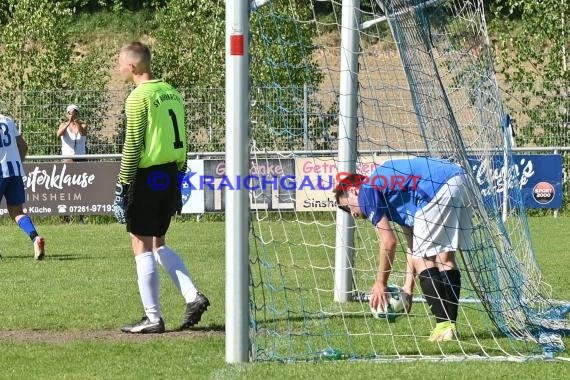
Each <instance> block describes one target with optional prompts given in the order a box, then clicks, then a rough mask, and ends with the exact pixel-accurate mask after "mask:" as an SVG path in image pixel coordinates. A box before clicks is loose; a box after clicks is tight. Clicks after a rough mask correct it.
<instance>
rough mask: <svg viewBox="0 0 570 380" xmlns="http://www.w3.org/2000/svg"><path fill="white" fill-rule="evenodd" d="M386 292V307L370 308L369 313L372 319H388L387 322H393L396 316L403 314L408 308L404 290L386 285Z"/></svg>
mask: <svg viewBox="0 0 570 380" xmlns="http://www.w3.org/2000/svg"><path fill="white" fill-rule="evenodd" d="M386 292H387V293H388V294H389V298H390V301H389V304H388V307H385V308H381V307H380V306H378V307H377V308H376V309H373V308H372V307H370V312H371V313H372V315H373V316H374V318H378V319H384V318H385V319H388V321H389V322H394V321H395V320H396V316H397V315H399V314H402V313H404V312H405V310H406V308H407V307H408V306H409V305H408V302H407V300H406V298H405V295H404V290H403V289H402V288H401V287H399V286H396V285H388V287H387V288H386Z"/></svg>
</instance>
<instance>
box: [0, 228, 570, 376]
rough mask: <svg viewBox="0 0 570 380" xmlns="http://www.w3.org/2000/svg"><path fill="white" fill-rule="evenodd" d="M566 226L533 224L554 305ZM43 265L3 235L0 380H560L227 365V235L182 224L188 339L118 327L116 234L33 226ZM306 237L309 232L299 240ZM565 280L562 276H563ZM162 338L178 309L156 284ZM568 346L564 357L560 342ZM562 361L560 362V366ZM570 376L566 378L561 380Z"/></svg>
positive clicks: (434, 367) (334, 366)
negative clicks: (191, 299)
mask: <svg viewBox="0 0 570 380" xmlns="http://www.w3.org/2000/svg"><path fill="white" fill-rule="evenodd" d="M569 227H570V219H569V218H558V219H554V218H552V217H543V218H532V219H531V228H532V231H533V236H534V239H533V243H534V246H535V249H536V252H537V255H538V261H539V263H540V265H541V267H542V269H543V273H544V274H545V279H546V281H547V282H548V283H550V284H551V285H552V287H553V292H554V294H555V295H556V296H557V298H562V299H570V276H568V274H567V270H566V268H568V267H570V254H569V252H568V248H567V247H568V245H567V231H568V229H569ZM38 228H39V230H40V232H41V233H42V234H43V235H45V236H46V238H47V259H46V260H45V261H43V262H34V261H33V260H32V255H33V252H32V246H31V244H30V242H29V239H28V238H27V237H26V236H25V235H24V234H23V233H22V232H21V231H20V230H19V229H18V228H17V227H16V226H15V225H14V224H9V223H0V253H1V254H2V256H3V260H2V261H0V305H1V309H0V310H1V316H2V318H1V319H0V320H1V321H2V324H1V325H0V352H1V353H2V354H1V355H0V368H1V370H0V378H15V379H20V378H22V379H24V378H26V379H28V378H34V379H68V378H72V379H110V378H112V379H151V378H164V379H167V378H188V379H267V378H269V377H272V378H276V379H281V378H291V379H294V378H315V379H325V378H326V379H329V378H333V377H337V378H341V377H342V378H354V379H364V378H371V377H382V376H386V375H387V376H391V377H396V378H417V377H418V376H421V378H426V379H431V378H433V379H436V378H437V379H441V378H446V377H450V378H469V379H485V378H488V377H489V376H490V374H492V375H493V377H498V378H517V379H530V378H563V377H565V376H567V373H568V370H569V368H570V367H569V364H566V363H562V362H530V363H508V362H490V361H487V362H462V363H429V362H409V363H378V362H366V361H356V362H351V361H337V362H327V363H295V364H281V363H257V364H245V365H228V364H226V363H225V351H224V350H225V348H224V335H223V331H224V323H225V316H224V225H223V223H222V222H201V223H195V222H177V223H174V224H173V225H172V227H171V230H170V233H169V236H168V243H169V245H170V246H172V247H173V248H174V249H175V250H177V251H179V252H180V253H181V254H182V255H183V257H184V259H185V261H186V263H187V264H188V266H189V269H190V272H191V274H192V276H193V278H194V280H195V282H196V283H197V285H198V287H199V288H200V290H201V291H203V292H204V293H205V294H206V295H208V297H209V298H210V300H211V301H212V306H211V308H210V309H209V311H208V312H207V313H206V314H204V317H203V319H202V321H201V322H200V324H199V325H198V327H197V328H196V329H195V330H193V331H188V332H184V333H179V332H176V333H167V334H163V335H159V336H145V337H139V336H130V335H124V334H121V333H120V332H118V327H119V326H120V325H121V324H123V323H125V322H131V321H133V320H135V319H138V318H139V317H140V316H141V315H142V311H141V305H140V299H139V295H138V291H137V287H136V280H135V267H134V262H133V258H132V253H131V250H130V242H129V238H128V235H127V234H126V232H125V231H124V227H122V226H119V225H116V224H98V225H94V224H88V225H75V224H72V225H60V224H57V223H50V224H45V223H38ZM299 233H306V232H304V231H303V232H301V231H300V232H299ZM561 268H563V270H560V269H561ZM161 284H162V285H161V286H162V288H161V303H162V309H163V312H164V318H165V321H166V324H167V329H168V328H174V327H176V326H177V324H178V323H179V321H180V318H181V316H182V312H183V310H184V303H183V300H182V298H181V297H180V295H179V294H178V293H177V291H176V289H175V288H174V287H173V285H172V284H171V282H170V281H169V279H168V278H167V275H166V274H165V273H164V272H161ZM565 343H566V346H567V347H568V346H569V345H570V341H569V339H568V338H565ZM565 356H566V357H568V355H567V354H565ZM565 373H566V375H564V374H565Z"/></svg>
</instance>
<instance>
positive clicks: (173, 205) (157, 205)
mask: <svg viewBox="0 0 570 380" xmlns="http://www.w3.org/2000/svg"><path fill="white" fill-rule="evenodd" d="M180 199H181V194H180V186H179V185H178V167H177V166H176V163H174V162H172V163H168V164H163V165H156V166H151V167H150V168H139V169H138V170H137V176H136V179H135V182H134V183H132V184H131V186H130V188H129V194H127V204H126V207H125V211H126V219H127V231H128V232H130V233H132V234H135V235H140V236H157V237H159V236H163V235H165V234H166V231H168V227H169V226H170V220H171V218H172V216H173V215H174V214H175V212H176V210H177V209H178V207H179V203H180Z"/></svg>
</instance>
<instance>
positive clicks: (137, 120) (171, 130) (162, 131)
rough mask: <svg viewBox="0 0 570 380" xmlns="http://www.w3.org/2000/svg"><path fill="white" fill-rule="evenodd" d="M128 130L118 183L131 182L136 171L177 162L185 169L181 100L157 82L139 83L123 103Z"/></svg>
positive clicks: (172, 90) (157, 80) (166, 85)
mask: <svg viewBox="0 0 570 380" xmlns="http://www.w3.org/2000/svg"><path fill="white" fill-rule="evenodd" d="M125 113H126V116H127V129H126V135H125V144H124V146H123V158H122V160H121V169H120V171H119V182H121V183H131V182H133V180H134V179H135V176H136V172H137V169H138V168H148V167H150V166H154V165H161V164H166V163H169V162H176V164H177V165H178V170H180V171H184V170H185V168H186V152H187V141H186V128H185V127H184V100H183V98H182V95H181V94H180V93H179V92H178V91H177V90H176V89H175V88H174V87H172V86H171V85H169V84H168V83H166V82H163V81H162V80H159V79H153V80H148V81H145V82H142V83H140V84H139V85H138V86H137V87H136V88H135V89H134V90H133V91H132V92H131V94H130V95H129V97H128V98H127V100H126V105H125Z"/></svg>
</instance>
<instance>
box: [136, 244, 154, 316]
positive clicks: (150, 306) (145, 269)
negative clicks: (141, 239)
mask: <svg viewBox="0 0 570 380" xmlns="http://www.w3.org/2000/svg"><path fill="white" fill-rule="evenodd" d="M135 262H136V266H137V278H138V284H139V293H140V295H141V300H142V304H143V307H144V311H145V313H146V316H147V317H148V319H149V320H150V321H151V322H152V323H156V322H158V321H159V320H160V302H159V289H160V288H159V280H160V279H159V277H158V267H157V266H156V262H155V260H154V255H153V254H152V252H144V253H141V254H140V255H136V256H135Z"/></svg>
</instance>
